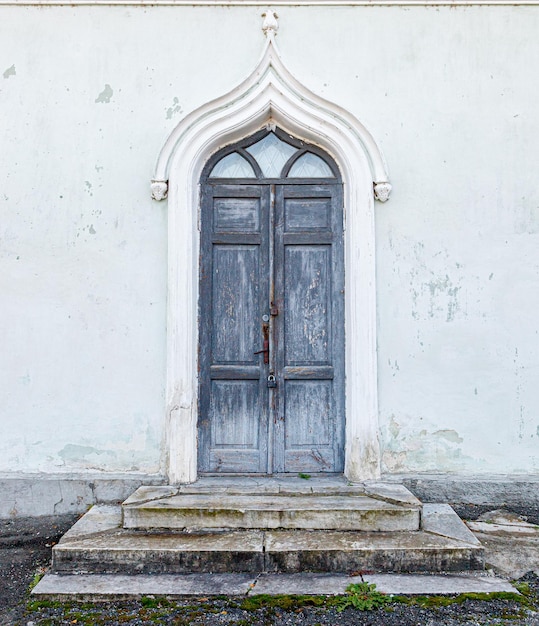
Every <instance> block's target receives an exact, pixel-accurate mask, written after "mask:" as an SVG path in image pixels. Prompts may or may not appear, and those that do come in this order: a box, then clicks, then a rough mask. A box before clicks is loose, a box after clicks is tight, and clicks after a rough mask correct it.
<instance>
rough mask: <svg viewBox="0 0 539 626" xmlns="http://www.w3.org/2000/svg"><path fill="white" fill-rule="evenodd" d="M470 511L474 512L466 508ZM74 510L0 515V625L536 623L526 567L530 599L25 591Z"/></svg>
mask: <svg viewBox="0 0 539 626" xmlns="http://www.w3.org/2000/svg"><path fill="white" fill-rule="evenodd" d="M470 517H471V516H470ZM74 519H75V518H74V517H72V516H63V517H55V518H36V519H14V520H0V625H1V626H37V625H41V626H45V625H49V626H56V625H58V626H60V625H64V624H88V625H94V624H95V625H99V624H103V625H107V626H117V625H120V624H122V625H123V624H130V625H132V626H137V625H139V624H167V625H169V624H170V625H175V626H184V625H187V624H193V625H207V626H210V625H211V626H221V625H223V626H225V625H226V626H233V625H234V626H250V625H253V626H270V625H271V626H285V625H290V624H301V625H302V626H338V625H343V626H363V625H365V626H366V625H370V626H382V625H383V626H412V625H413V626H431V625H440V626H457V625H459V626H460V625H463V624H464V625H466V624H470V625H472V624H473V625H485V626H486V625H489V626H495V625H501V624H507V625H509V624H512V625H515V626H539V577H538V576H536V575H534V574H532V573H529V574H527V575H526V576H524V577H523V578H521V579H520V582H527V583H528V588H529V595H528V596H526V597H527V600H528V604H527V605H523V604H520V603H518V602H515V601H513V600H510V599H496V600H488V601H485V600H475V599H466V600H465V601H464V602H461V603H454V604H450V605H448V606H439V602H437V601H435V603H436V606H431V607H429V608H427V607H426V606H421V605H409V604H401V603H398V602H393V603H391V604H389V605H387V606H385V607H382V608H380V609H377V610H372V611H357V610H355V609H352V608H346V609H344V610H343V611H342V612H338V611H337V610H336V608H335V607H331V606H327V605H324V606H313V605H312V603H313V602H316V601H318V602H321V600H320V599H318V600H317V599H310V600H303V601H302V600H301V599H293V598H284V599H278V598H277V599H273V600H269V601H268V602H266V603H264V602H262V603H261V605H260V606H256V604H254V602H253V599H248V600H246V599H244V598H199V599H193V598H186V599H184V600H176V601H166V600H161V601H160V600H158V599H157V600H156V599H152V598H146V599H143V600H141V601H130V602H106V603H100V604H77V603H72V604H59V603H43V602H41V603H40V602H35V601H32V600H31V599H29V596H28V587H29V585H30V584H31V582H32V580H33V579H34V576H35V575H36V573H38V574H39V573H42V572H43V571H44V569H45V568H46V567H47V566H48V564H49V561H50V555H51V547H52V545H53V544H54V543H55V542H56V541H57V540H58V539H59V537H60V536H61V535H62V534H63V533H64V532H65V531H66V530H67V529H68V528H69V527H70V526H71V525H72V523H73V521H74Z"/></svg>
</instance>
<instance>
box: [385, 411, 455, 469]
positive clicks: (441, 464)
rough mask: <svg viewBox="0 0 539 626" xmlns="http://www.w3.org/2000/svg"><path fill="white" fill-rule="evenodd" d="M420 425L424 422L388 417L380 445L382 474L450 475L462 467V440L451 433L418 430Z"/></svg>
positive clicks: (418, 419) (409, 418)
mask: <svg viewBox="0 0 539 626" xmlns="http://www.w3.org/2000/svg"><path fill="white" fill-rule="evenodd" d="M423 422H424V420H423V418H411V417H408V416H405V417H403V418H399V420H397V418H396V416H394V415H392V416H391V417H390V419H389V422H388V424H387V427H386V429H385V430H386V433H385V436H384V437H383V443H382V468H383V471H385V472H389V473H395V472H404V471H410V470H412V471H436V470H439V468H444V471H451V470H457V469H458V468H459V467H460V466H461V465H462V459H463V457H464V455H463V452H462V449H461V447H460V444H462V443H463V442H464V438H463V437H462V436H461V435H460V434H459V433H458V432H457V431H455V430H452V429H436V430H431V429H430V428H418V427H420V426H421V424H422V423H423Z"/></svg>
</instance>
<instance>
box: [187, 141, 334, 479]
mask: <svg viewBox="0 0 539 626" xmlns="http://www.w3.org/2000/svg"><path fill="white" fill-rule="evenodd" d="M259 137H260V134H259V135H258V136H254V137H253V138H251V140H250V143H249V140H247V141H246V142H243V143H242V144H239V145H238V146H235V147H234V148H235V149H234V151H233V152H231V151H230V149H228V151H226V152H225V153H224V156H222V155H219V154H218V155H217V157H215V158H214V159H213V160H212V162H210V165H209V166H208V167H207V168H206V173H205V176H204V177H203V179H202V212H201V261H200V306H199V319H200V329H199V330H200V332H199V338H200V353H199V363H200V388H199V434H198V436H199V450H198V458H199V470H200V471H201V472H218V473H226V472H229V473H262V474H266V473H267V474H272V473H280V472H340V471H342V469H343V439H344V307H343V303H344V262H343V226H342V220H343V211H342V185H341V182H340V179H339V177H338V171H337V169H336V167H335V165H334V164H333V162H332V161H331V160H330V159H329V158H328V157H326V156H324V155H321V153H320V152H319V151H316V152H315V151H314V150H316V149H313V148H312V147H308V146H306V145H305V144H303V143H301V142H299V141H297V140H293V139H292V138H290V137H287V136H285V135H284V133H280V132H279V131H277V133H275V132H273V133H269V134H265V135H264V136H262V138H261V139H259ZM283 137H285V138H286V141H284V140H283ZM246 144H247V145H246ZM268 153H269V155H268ZM322 156H324V158H322ZM264 157H266V161H267V160H268V158H272V161H271V162H270V163H269V165H268V163H267V162H266V161H264ZM242 160H243V161H242ZM210 168H211V169H210ZM272 168H273V169H272ZM276 174H277V175H276Z"/></svg>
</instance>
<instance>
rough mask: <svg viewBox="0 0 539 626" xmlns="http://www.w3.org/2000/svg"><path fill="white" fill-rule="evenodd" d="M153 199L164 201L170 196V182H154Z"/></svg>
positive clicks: (152, 183) (152, 186) (152, 187)
mask: <svg viewBox="0 0 539 626" xmlns="http://www.w3.org/2000/svg"><path fill="white" fill-rule="evenodd" d="M150 187H151V189H152V198H153V199H154V200H157V201H158V202H159V201H160V200H164V199H165V198H166V197H167V194H168V181H166V180H152V182H151V185H150Z"/></svg>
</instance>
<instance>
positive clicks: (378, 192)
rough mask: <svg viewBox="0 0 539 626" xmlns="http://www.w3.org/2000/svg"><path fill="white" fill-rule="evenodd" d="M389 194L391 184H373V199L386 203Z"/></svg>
mask: <svg viewBox="0 0 539 626" xmlns="http://www.w3.org/2000/svg"><path fill="white" fill-rule="evenodd" d="M390 193H391V184H390V183H388V182H385V181H384V182H379V183H374V197H375V198H376V199H377V200H379V201H380V202H387V201H388V200H389V194H390Z"/></svg>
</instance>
